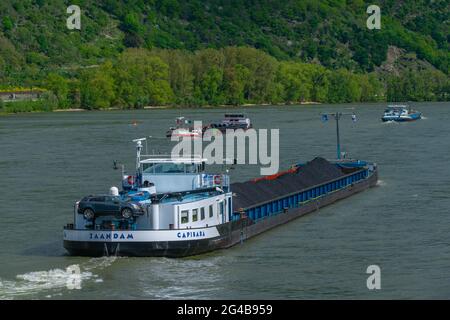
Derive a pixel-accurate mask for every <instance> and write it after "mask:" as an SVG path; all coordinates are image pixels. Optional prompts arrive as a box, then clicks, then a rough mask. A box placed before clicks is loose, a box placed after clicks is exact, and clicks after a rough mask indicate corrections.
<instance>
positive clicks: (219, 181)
mask: <svg viewBox="0 0 450 320" xmlns="http://www.w3.org/2000/svg"><path fill="white" fill-rule="evenodd" d="M214 184H222V176H214Z"/></svg>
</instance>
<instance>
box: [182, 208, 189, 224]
mask: <svg viewBox="0 0 450 320" xmlns="http://www.w3.org/2000/svg"><path fill="white" fill-rule="evenodd" d="M180 218H181V223H188V222H189V210H182V211H181V214H180Z"/></svg>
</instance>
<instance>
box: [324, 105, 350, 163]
mask: <svg viewBox="0 0 450 320" xmlns="http://www.w3.org/2000/svg"><path fill="white" fill-rule="evenodd" d="M329 116H332V117H334V119H335V120H336V155H337V159H338V160H341V138H340V133H339V120H340V119H341V117H342V116H351V117H352V121H353V122H356V114H355V113H342V112H335V113H322V121H323V122H327V121H328V117H329Z"/></svg>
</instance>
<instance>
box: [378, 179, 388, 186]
mask: <svg viewBox="0 0 450 320" xmlns="http://www.w3.org/2000/svg"><path fill="white" fill-rule="evenodd" d="M385 185H386V182H384V180H378V181H377V186H379V187H384V186H385Z"/></svg>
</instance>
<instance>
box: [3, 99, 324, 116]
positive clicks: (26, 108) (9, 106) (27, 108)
mask: <svg viewBox="0 0 450 320" xmlns="http://www.w3.org/2000/svg"><path fill="white" fill-rule="evenodd" d="M320 104H321V103H320V102H316V101H303V102H298V103H284V104H269V103H262V104H256V103H246V104H242V105H217V106H213V105H199V106H145V107H143V108H142V109H144V110H154V109H215V108H229V109H238V108H253V107H268V106H280V107H282V106H310V105H320ZM118 110H130V109H123V108H118V107H114V108H105V109H95V110H94V109H83V108H64V109H51V108H48V107H47V108H46V107H45V105H44V103H43V101H17V102H7V103H4V105H3V107H0V115H8V114H18V113H36V112H88V111H118Z"/></svg>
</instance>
